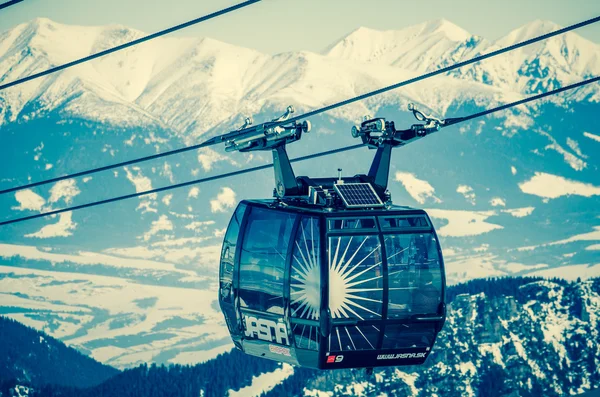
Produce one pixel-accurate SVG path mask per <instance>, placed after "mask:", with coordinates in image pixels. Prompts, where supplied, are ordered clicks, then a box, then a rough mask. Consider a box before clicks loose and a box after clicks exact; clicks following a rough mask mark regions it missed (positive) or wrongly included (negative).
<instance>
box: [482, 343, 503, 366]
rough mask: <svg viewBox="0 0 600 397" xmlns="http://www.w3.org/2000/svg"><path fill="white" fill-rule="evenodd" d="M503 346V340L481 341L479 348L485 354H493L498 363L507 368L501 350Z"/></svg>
mask: <svg viewBox="0 0 600 397" xmlns="http://www.w3.org/2000/svg"><path fill="white" fill-rule="evenodd" d="M501 346H502V342H498V343H480V344H479V346H477V348H478V349H479V352H480V353H481V354H483V355H487V354H491V355H492V359H493V360H494V362H495V363H496V364H498V365H499V366H501V367H502V368H506V365H505V364H504V361H503V360H502V352H501V351H500V347H501Z"/></svg>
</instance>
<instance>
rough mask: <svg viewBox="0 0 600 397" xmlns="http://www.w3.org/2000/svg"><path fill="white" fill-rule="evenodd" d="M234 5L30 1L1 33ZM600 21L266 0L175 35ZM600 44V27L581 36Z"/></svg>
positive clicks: (406, 4) (139, 24) (295, 46)
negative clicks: (50, 23)
mask: <svg viewBox="0 0 600 397" xmlns="http://www.w3.org/2000/svg"><path fill="white" fill-rule="evenodd" d="M236 3H238V1H235V0H210V1H207V0H167V1H165V0H25V1H24V2H22V3H20V4H17V5H14V6H12V7H10V8H7V9H4V10H1V11H0V31H5V30H7V29H10V28H11V27H13V26H15V25H17V24H19V23H23V22H27V21H29V20H31V19H34V18H36V17H47V18H50V19H52V20H54V21H56V22H61V23H67V24H77V25H106V24H111V23H119V24H123V25H127V26H130V27H133V28H136V29H140V30H143V31H145V32H154V31H157V30H161V29H164V28H167V27H170V26H172V25H175V24H178V23H182V22H185V21H187V20H190V19H193V18H196V17H198V16H201V15H204V14H207V13H209V12H213V11H216V10H218V9H221V8H224V7H227V6H230V5H233V4H236ZM598 15H600V1H599V0H502V1H485V0H480V1H473V0H427V1H405V0H370V1H367V0H263V1H262V2H261V3H258V4H255V5H251V6H249V7H247V8H245V9H242V10H238V11H235V12H234V13H232V14H228V15H224V16H221V17H218V18H216V19H214V20H211V21H208V22H204V23H202V24H200V25H198V26H195V27H191V28H187V29H184V30H183V31H181V32H178V33H176V35H180V36H181V35H183V36H209V37H213V38H216V39H219V40H222V41H225V42H228V43H232V44H236V45H241V46H244V47H249V48H253V49H257V50H259V51H262V52H268V53H277V52H284V51H297V50H309V51H314V52H319V51H321V50H322V49H323V48H325V47H326V46H328V45H329V44H331V43H332V42H334V41H336V40H337V39H339V38H340V37H343V36H344V35H346V34H347V33H349V32H351V31H352V30H354V29H356V28H357V27H359V26H366V27H370V28H374V29H380V30H386V29H400V28H403V27H406V26H410V25H413V24H417V23H420V22H424V21H427V20H432V19H438V18H446V19H448V20H450V21H452V22H454V23H455V24H457V25H459V26H460V27H462V28H464V29H466V30H467V31H469V32H471V33H473V34H477V35H480V36H483V37H485V38H487V39H490V40H495V39H497V38H499V37H501V36H503V35H505V34H506V33H508V32H509V31H511V30H512V29H514V28H517V27H519V26H521V25H523V24H525V23H527V22H530V21H533V20H535V19H547V20H551V21H553V22H556V23H558V24H560V25H563V26H564V25H569V24H572V23H575V22H579V21H582V20H585V19H589V18H592V17H595V16H598ZM577 33H578V34H580V35H582V36H584V37H586V38H588V39H590V40H592V41H595V42H597V43H600V23H597V24H596V25H594V26H589V27H585V28H582V29H579V30H578V31H577Z"/></svg>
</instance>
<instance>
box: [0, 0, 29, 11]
mask: <svg viewBox="0 0 600 397" xmlns="http://www.w3.org/2000/svg"><path fill="white" fill-rule="evenodd" d="M22 1H23V0H10V1H7V2H5V3H2V4H0V10H1V9H3V8H6V7H10V6H13V5H15V4H17V3H20V2H22Z"/></svg>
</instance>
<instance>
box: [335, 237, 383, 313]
mask: <svg viewBox="0 0 600 397" xmlns="http://www.w3.org/2000/svg"><path fill="white" fill-rule="evenodd" d="M327 255H328V258H329V310H330V311H331V317H332V318H333V319H334V320H335V319H358V320H367V319H380V318H381V309H382V297H383V275H382V260H381V246H380V244H379V236H340V237H329V241H328V247H327Z"/></svg>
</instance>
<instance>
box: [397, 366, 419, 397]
mask: <svg viewBox="0 0 600 397" xmlns="http://www.w3.org/2000/svg"><path fill="white" fill-rule="evenodd" d="M394 375H395V376H396V377H398V378H399V379H401V380H402V381H403V382H404V383H405V384H406V385H407V386H408V387H409V388H410V392H411V394H412V396H418V395H419V390H418V389H417V388H416V386H415V382H416V381H417V378H418V377H419V375H418V374H407V373H406V372H402V371H400V370H398V369H396V371H395V372H394Z"/></svg>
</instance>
